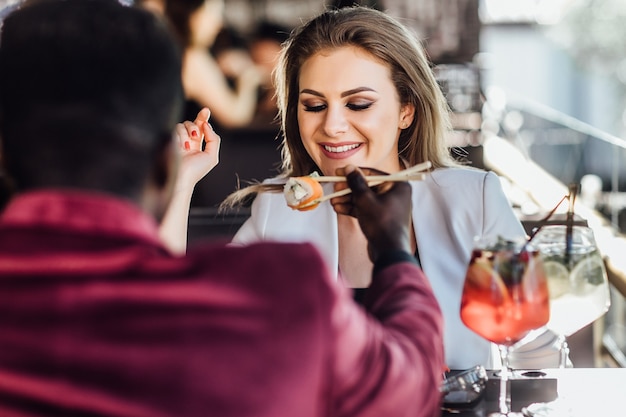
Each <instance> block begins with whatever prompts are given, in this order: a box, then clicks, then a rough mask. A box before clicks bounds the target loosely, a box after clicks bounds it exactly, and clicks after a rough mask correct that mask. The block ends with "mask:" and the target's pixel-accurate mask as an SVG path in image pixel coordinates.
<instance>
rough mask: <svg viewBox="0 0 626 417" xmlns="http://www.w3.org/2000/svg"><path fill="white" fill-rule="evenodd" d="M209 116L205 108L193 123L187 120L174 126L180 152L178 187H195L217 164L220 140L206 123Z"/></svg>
mask: <svg viewBox="0 0 626 417" xmlns="http://www.w3.org/2000/svg"><path fill="white" fill-rule="evenodd" d="M210 116H211V111H210V110H209V109H208V108H206V107H205V108H203V109H202V110H200V112H198V116H197V117H196V119H195V120H194V121H193V122H191V121H188V120H187V121H184V122H182V123H178V124H177V125H176V130H175V133H176V137H177V140H178V145H179V149H180V152H181V163H180V168H179V171H178V181H177V185H178V187H189V186H191V187H192V188H193V187H195V185H196V183H197V182H198V181H200V180H201V179H202V178H204V176H205V175H206V174H207V173H209V171H211V170H212V169H213V168H215V166H217V164H218V162H219V150H220V142H221V139H220V137H219V135H218V134H217V133H215V132H214V131H213V128H212V127H211V125H210V124H209V122H208V120H209V117H210ZM203 143H204V149H203ZM178 187H177V188H178Z"/></svg>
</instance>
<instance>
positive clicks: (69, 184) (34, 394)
mask: <svg viewBox="0 0 626 417" xmlns="http://www.w3.org/2000/svg"><path fill="white" fill-rule="evenodd" d="M0 36H1V37H0V134H1V137H2V142H1V145H2V149H1V153H2V158H3V165H4V169H5V170H6V174H7V176H8V178H10V180H11V182H12V185H13V191H14V193H13V196H12V198H11V200H10V201H9V203H8V204H7V206H6V207H5V209H4V211H3V212H2V214H1V215H0V415H1V416H22V417H25V416H64V417H73V416H115V417H118V416H124V417H130V416H133V417H143V416H145V417H161V416H168V417H169V416H172V417H173V416H176V417H186V416H208V415H213V416H220V417H235V416H261V417H262V416H267V417H269V416H272V417H280V416H289V417H293V416H298V417H307V416H413V417H417V416H431V415H438V413H439V390H438V388H439V378H440V374H441V369H442V366H443V363H442V361H443V345H442V318H441V312H440V311H439V307H438V305H437V303H436V300H435V298H434V296H433V294H432V291H431V289H430V286H429V284H428V282H427V280H426V278H425V277H424V275H423V274H422V272H421V270H420V268H419V265H417V263H416V261H415V260H414V257H413V256H411V255H410V253H409V251H410V244H409V241H408V238H407V236H408V235H409V232H408V231H409V224H408V223H409V222H408V219H409V213H410V211H409V210H410V204H411V203H410V187H409V186H408V185H407V184H393V185H388V187H387V188H388V189H385V190H378V191H377V192H375V191H373V190H372V189H370V188H368V186H367V183H366V181H365V179H364V178H363V176H362V173H361V171H360V170H358V169H355V168H353V167H349V168H347V169H346V172H345V173H344V174H347V180H348V185H349V186H350V187H351V188H352V194H353V198H352V200H351V202H346V201H343V200H342V201H341V204H339V203H337V202H335V204H336V210H337V211H338V212H339V213H343V214H345V213H348V212H351V213H356V214H357V217H358V219H359V222H360V224H361V227H362V228H363V231H364V233H365V235H366V236H367V238H368V240H369V249H370V254H371V258H372V261H373V262H374V265H375V268H374V273H373V277H372V285H371V287H370V288H369V290H368V295H367V299H366V301H365V304H364V306H365V308H366V310H367V311H364V310H362V309H361V308H360V307H359V306H357V305H355V304H354V303H353V302H352V300H351V297H350V294H349V293H348V290H347V289H346V288H345V287H343V286H342V285H337V284H336V283H334V282H331V278H329V277H330V274H329V271H328V270H327V267H326V266H325V264H324V263H323V261H322V258H321V256H320V255H319V254H318V253H317V251H316V250H315V249H314V248H313V247H312V246H311V245H308V244H279V243H261V244H255V245H251V246H247V247H237V248H236V247H226V246H223V245H217V244H204V245H199V246H197V247H195V248H191V249H190V250H189V251H188V253H187V255H185V256H176V255H174V254H172V252H170V251H169V250H168V249H167V248H166V247H165V246H164V245H163V243H162V242H161V240H160V239H159V236H158V227H157V225H158V220H159V219H160V218H161V217H162V215H163V213H164V211H165V208H166V207H167V204H168V202H169V201H170V200H171V196H172V184H173V183H174V182H175V178H176V175H177V173H178V169H179V168H178V166H179V159H180V156H181V153H182V154H183V158H185V157H186V156H187V154H185V153H184V152H183V151H185V150H188V151H189V153H190V154H191V155H198V154H202V153H203V151H202V150H199V149H191V150H189V141H190V140H191V139H192V136H198V135H197V132H196V131H195V130H194V129H197V130H199V131H201V132H202V133H203V134H204V136H205V137H206V139H207V141H208V144H207V147H206V150H205V151H204V152H205V153H209V154H211V155H209V156H208V157H207V159H210V160H211V161H213V162H214V163H216V162H217V151H218V148H219V146H218V145H219V137H217V135H215V133H213V132H212V131H211V130H210V127H209V126H208V124H207V123H206V120H204V121H202V120H200V119H202V118H203V117H199V120H197V121H196V122H195V123H190V122H186V124H185V125H182V124H177V123H176V121H177V120H178V118H179V117H180V111H181V105H182V102H183V97H182V88H181V85H180V66H181V60H180V53H179V51H178V49H177V46H176V44H175V42H173V41H172V39H171V37H170V35H169V33H168V31H167V29H166V26H165V25H164V24H163V23H162V22H161V21H160V20H159V18H158V17H156V16H155V15H153V14H151V13H149V12H147V11H144V10H140V9H138V8H132V7H127V6H123V5H121V4H119V3H118V2H117V1H115V0H39V1H32V2H28V3H26V4H25V5H24V6H22V7H21V8H20V9H19V10H17V11H15V12H13V13H11V14H10V15H9V16H8V17H7V18H6V20H5V21H4V25H3V28H2V33H1V35H0ZM174 131H176V132H177V134H174V135H173V132H174ZM190 131H191V133H189V136H186V135H187V134H188V132H190ZM194 133H195V134H194ZM172 136H174V137H175V138H176V137H177V138H178V140H179V141H180V142H179V143H178V144H176V143H175V141H173V140H172ZM182 144H187V145H186V146H181V145H182ZM193 146H196V143H195V142H194V145H193ZM213 162H212V164H213V165H214V163H213ZM346 204H347V206H346Z"/></svg>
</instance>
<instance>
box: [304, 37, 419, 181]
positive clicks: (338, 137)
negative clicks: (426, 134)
mask: <svg viewBox="0 0 626 417" xmlns="http://www.w3.org/2000/svg"><path fill="white" fill-rule="evenodd" d="M299 90H300V99H299V104H298V124H299V127H300V136H301V137H302V143H303V144H304V147H305V148H306V150H307V152H308V153H309V155H310V156H311V158H312V159H313V161H315V163H316V164H317V166H318V167H319V168H320V169H321V170H322V172H323V174H324V175H335V169H336V168H339V167H344V166H346V165H348V164H353V165H357V166H361V167H371V168H376V169H379V170H381V171H385V172H396V171H399V170H400V169H401V166H400V161H399V157H398V138H399V136H400V131H401V130H402V129H404V128H406V127H408V126H409V125H410V124H411V122H412V121H413V117H414V107H413V106H412V105H405V106H402V104H401V103H400V100H399V97H398V93H397V91H396V89H395V86H394V84H393V83H392V81H391V74H390V70H389V68H388V67H387V66H386V65H385V64H383V63H382V62H381V61H379V60H378V59H376V58H374V57H373V56H372V55H370V54H368V53H367V52H365V51H363V50H362V49H359V48H356V47H352V46H346V47H341V48H338V49H333V50H328V51H322V52H321V53H317V54H315V55H313V56H312V57H311V58H309V59H308V60H306V61H305V62H304V64H303V65H302V68H301V69H300V86H299Z"/></svg>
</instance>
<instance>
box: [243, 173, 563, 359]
mask: <svg viewBox="0 0 626 417" xmlns="http://www.w3.org/2000/svg"><path fill="white" fill-rule="evenodd" d="M269 181H273V180H269ZM411 186H412V201H413V210H412V213H413V214H412V216H413V227H414V229H415V237H416V239H417V246H418V253H419V257H420V262H421V264H422V269H423V270H424V273H425V274H426V276H427V277H428V279H429V280H430V283H431V286H432V288H433V291H434V293H435V295H436V297H437V299H438V300H439V304H440V306H441V310H442V312H443V316H444V322H445V333H444V346H445V353H446V361H447V365H448V366H449V367H450V368H451V369H467V368H470V367H472V366H474V365H478V364H482V365H484V366H486V367H487V368H493V367H495V366H497V364H498V363H499V359H498V357H497V355H496V353H495V352H494V350H493V346H491V344H490V343H489V342H487V341H486V340H484V339H482V338H481V337H480V336H478V335H477V334H475V333H474V332H472V331H471V330H469V329H468V328H467V327H466V326H465V325H464V324H463V322H462V321H461V319H460V314H459V311H460V301H461V291H462V289H463V282H464V279H465V271H466V268H467V266H468V263H469V259H470V256H471V250H472V245H473V241H474V238H475V237H476V236H481V235H491V234H499V235H501V236H504V237H515V236H524V235H525V232H524V228H523V227H522V225H521V223H520V221H519V220H518V218H517V217H516V215H515V213H514V212H513V210H512V208H511V205H510V203H509V201H508V199H507V198H506V196H505V194H504V192H503V190H502V186H501V183H500V179H499V177H498V176H497V175H496V174H494V173H493V172H486V171H483V170H478V169H475V168H469V167H460V168H443V169H437V170H435V171H433V172H432V173H430V174H428V175H427V176H426V178H425V179H424V180H422V181H412V182H411ZM324 187H325V190H324V191H325V193H328V192H331V189H332V184H325V185H324ZM258 240H278V241H293V242H312V243H313V244H314V245H315V246H317V248H318V249H319V250H320V251H321V253H322V255H323V256H324V257H325V258H326V261H327V262H328V264H329V265H330V267H331V268H332V271H335V272H337V271H338V269H339V260H338V253H339V250H338V233H337V214H336V213H335V212H334V211H333V209H332V206H331V205H330V203H329V202H325V203H322V204H321V205H320V206H319V207H317V208H316V209H314V210H311V211H303V212H301V211H297V210H292V209H291V208H289V207H288V206H287V205H286V203H285V199H284V197H283V195H282V194H280V193H278V194H277V193H261V194H259V195H258V196H257V198H256V199H255V201H254V203H253V205H252V213H251V217H250V218H249V219H248V220H247V221H246V222H245V223H244V224H243V225H242V227H241V228H240V230H239V231H238V232H237V233H236V234H235V236H234V238H233V243H236V244H246V243H251V242H254V241H258ZM553 342H554V337H553V335H550V336H549V337H547V338H546V337H542V338H539V339H537V340H535V341H534V342H532V346H531V345H529V346H524V350H525V353H524V354H523V355H522V352H520V354H519V355H518V356H517V357H512V365H515V367H518V368H525V369H531V368H547V367H552V366H558V352H557V351H555V347H554V346H553ZM524 355H525V357H527V358H528V360H524V358H523V356H524Z"/></svg>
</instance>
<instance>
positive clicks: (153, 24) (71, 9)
mask: <svg viewBox="0 0 626 417" xmlns="http://www.w3.org/2000/svg"><path fill="white" fill-rule="evenodd" d="M180 67H181V58H180V51H179V49H178V46H177V44H176V42H175V41H174V40H173V39H172V38H171V36H170V34H169V32H168V29H167V28H166V26H165V24H164V23H163V22H162V21H160V20H159V19H158V18H157V17H156V16H155V15H153V14H151V13H149V12H147V11H145V10H141V9H139V8H132V7H128V6H123V5H121V4H120V3H119V2H117V1H116V0H35V1H27V2H26V3H25V4H24V5H23V6H22V7H21V8H20V9H19V10H17V11H15V12H13V13H12V14H10V15H9V16H8V17H7V18H6V19H5V20H4V23H3V26H2V33H1V37H0V135H1V139H2V160H3V162H4V165H5V169H6V171H7V174H8V177H9V178H10V179H11V180H12V182H13V184H14V187H15V189H16V191H18V192H20V191H26V190H31V189H36V188H47V187H55V188H80V189H89V190H95V191H104V192H109V193H113V194H116V195H119V196H122V197H127V198H131V199H133V200H136V201H138V200H139V199H140V198H141V197H142V196H143V194H144V193H145V191H146V188H147V187H149V186H153V185H156V186H157V187H161V188H162V187H165V185H166V183H167V180H168V174H169V173H168V172H167V171H168V170H167V165H166V164H165V162H166V161H164V159H166V158H164V155H166V154H167V152H165V150H166V149H168V148H169V146H170V142H171V140H170V138H171V133H172V131H173V128H174V126H175V124H176V122H177V121H179V118H180V117H181V108H182V100H183V90H182V85H181V81H180Z"/></svg>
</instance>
